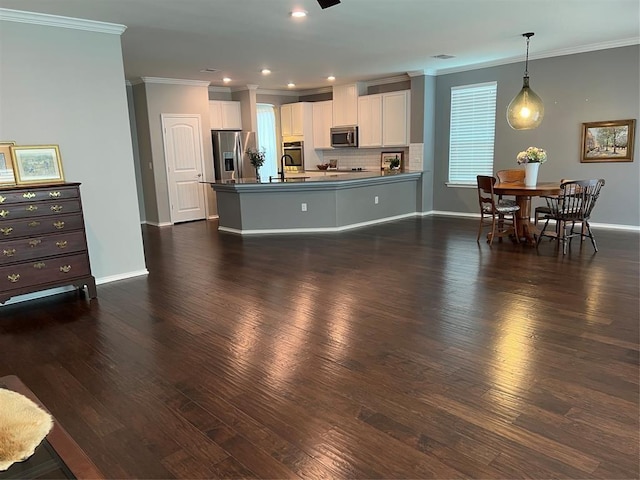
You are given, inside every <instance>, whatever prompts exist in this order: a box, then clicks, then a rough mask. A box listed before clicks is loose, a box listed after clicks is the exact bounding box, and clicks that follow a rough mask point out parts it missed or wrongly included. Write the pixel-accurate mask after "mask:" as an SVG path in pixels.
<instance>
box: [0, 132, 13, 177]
mask: <svg viewBox="0 0 640 480" xmlns="http://www.w3.org/2000/svg"><path fill="white" fill-rule="evenodd" d="M15 144H16V142H9V141H0V185H14V184H15V183H16V178H15V176H14V175H13V161H12V157H11V147H12V146H13V145H15Z"/></svg>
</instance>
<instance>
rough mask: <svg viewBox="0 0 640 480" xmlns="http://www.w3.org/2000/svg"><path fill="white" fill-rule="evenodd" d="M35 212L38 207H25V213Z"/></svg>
mask: <svg viewBox="0 0 640 480" xmlns="http://www.w3.org/2000/svg"><path fill="white" fill-rule="evenodd" d="M36 210H38V206H37V205H29V206H28V207H27V212H35V211H36Z"/></svg>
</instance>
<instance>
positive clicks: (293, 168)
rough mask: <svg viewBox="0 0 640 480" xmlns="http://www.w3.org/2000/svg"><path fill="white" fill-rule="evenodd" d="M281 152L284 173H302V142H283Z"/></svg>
mask: <svg viewBox="0 0 640 480" xmlns="http://www.w3.org/2000/svg"><path fill="white" fill-rule="evenodd" d="M282 152H283V154H284V155H289V157H285V158H284V171H285V172H304V142H284V143H283V144H282Z"/></svg>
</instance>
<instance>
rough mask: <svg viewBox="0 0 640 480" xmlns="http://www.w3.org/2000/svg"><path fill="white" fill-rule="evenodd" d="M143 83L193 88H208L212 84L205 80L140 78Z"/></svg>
mask: <svg viewBox="0 0 640 480" xmlns="http://www.w3.org/2000/svg"><path fill="white" fill-rule="evenodd" d="M140 79H141V80H142V82H143V83H162V84H166V85H189V86H192V87H208V86H209V84H210V83H211V82H207V81H204V80H184V79H180V78H160V77H140Z"/></svg>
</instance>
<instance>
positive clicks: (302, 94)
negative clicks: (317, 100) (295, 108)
mask: <svg viewBox="0 0 640 480" xmlns="http://www.w3.org/2000/svg"><path fill="white" fill-rule="evenodd" d="M291 93H294V94H297V95H298V96H299V97H306V96H308V95H320V94H321V93H333V87H320V88H312V89H311V90H298V91H297V92H296V91H293V92H291Z"/></svg>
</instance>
